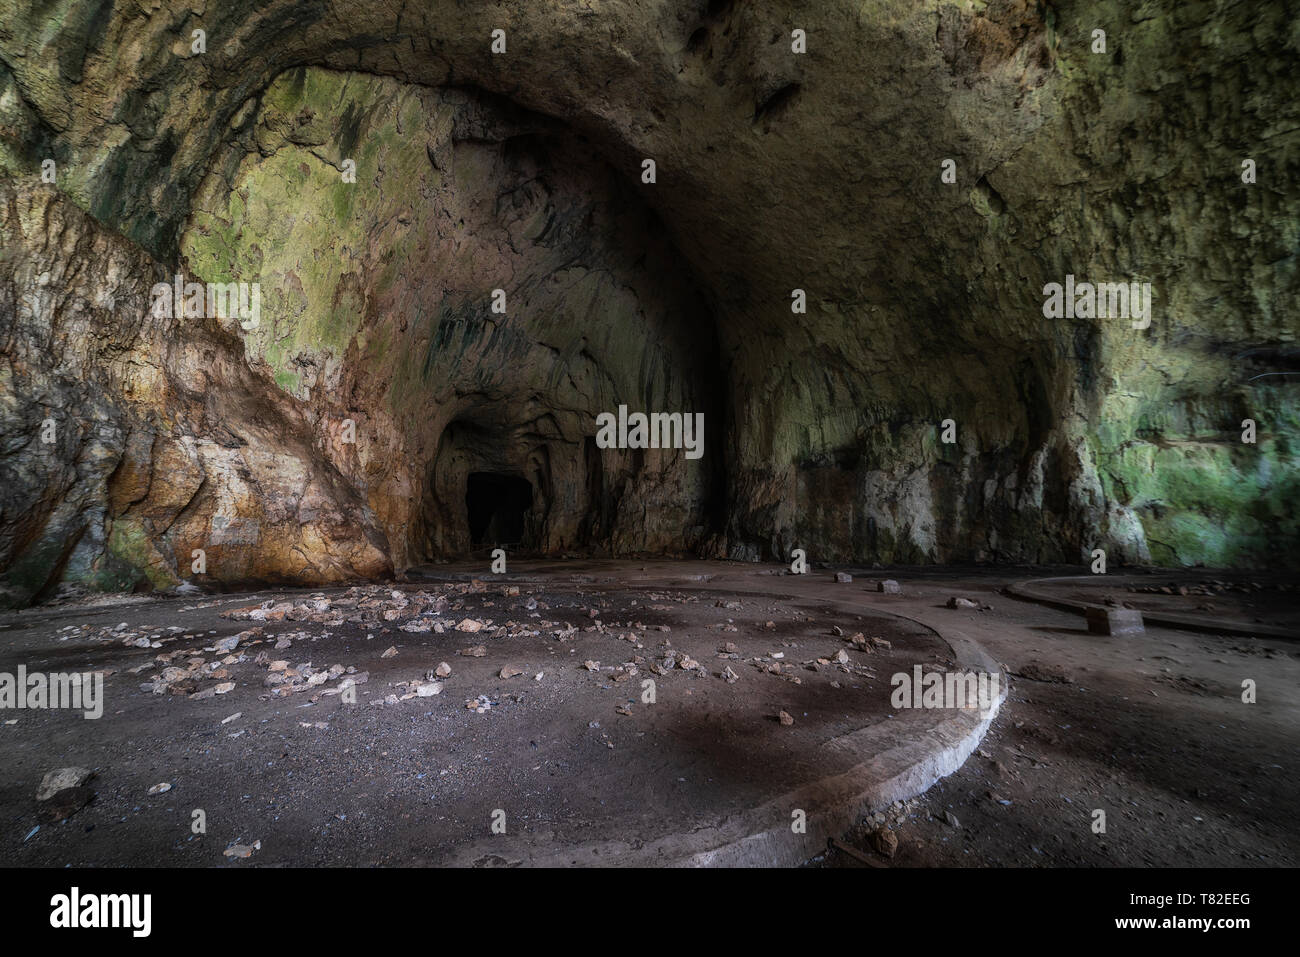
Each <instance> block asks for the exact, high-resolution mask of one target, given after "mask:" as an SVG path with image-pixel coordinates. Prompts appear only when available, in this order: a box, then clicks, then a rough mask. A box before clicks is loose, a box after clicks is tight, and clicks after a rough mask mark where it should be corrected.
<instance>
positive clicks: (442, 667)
mask: <svg viewBox="0 0 1300 957" xmlns="http://www.w3.org/2000/svg"><path fill="white" fill-rule="evenodd" d="M433 673H434V674H435V675H437V676H438V677H439V678H447V677H450V675H451V665H449V664H447V662H445V661H443V662H439V664H438V667H437V668H435V669H434V671H433Z"/></svg>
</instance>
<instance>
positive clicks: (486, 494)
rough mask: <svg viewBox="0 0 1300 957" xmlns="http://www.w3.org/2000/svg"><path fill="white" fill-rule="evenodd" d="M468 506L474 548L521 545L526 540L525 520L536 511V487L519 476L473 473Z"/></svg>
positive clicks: (466, 491)
mask: <svg viewBox="0 0 1300 957" xmlns="http://www.w3.org/2000/svg"><path fill="white" fill-rule="evenodd" d="M465 506H466V508H467V509H468V510H469V535H470V541H471V542H472V543H473V544H475V545H518V544H520V543H521V542H523V540H524V524H525V523H524V518H525V516H526V515H527V514H528V512H529V510H530V509H531V508H532V507H533V486H532V483H530V482H529V481H528V480H527V479H524V478H520V477H519V476H517V475H503V474H501V473H499V472H471V473H470V474H469V478H468V480H467V481H466V483H465Z"/></svg>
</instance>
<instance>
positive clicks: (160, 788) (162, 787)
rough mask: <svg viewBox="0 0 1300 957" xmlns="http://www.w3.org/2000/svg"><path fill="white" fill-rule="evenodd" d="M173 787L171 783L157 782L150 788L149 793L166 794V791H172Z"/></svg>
mask: <svg viewBox="0 0 1300 957" xmlns="http://www.w3.org/2000/svg"><path fill="white" fill-rule="evenodd" d="M171 789H172V786H171V785H170V784H168V783H166V782H163V783H162V784H155V785H154V786H153V787H151V788H150V789H149V793H150V794H166V793H167V792H168V791H170V790H171Z"/></svg>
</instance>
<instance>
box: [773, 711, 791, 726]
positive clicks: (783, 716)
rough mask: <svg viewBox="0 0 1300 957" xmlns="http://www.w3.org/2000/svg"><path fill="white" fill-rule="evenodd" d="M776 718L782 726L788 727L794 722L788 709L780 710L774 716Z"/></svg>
mask: <svg viewBox="0 0 1300 957" xmlns="http://www.w3.org/2000/svg"><path fill="white" fill-rule="evenodd" d="M776 718H777V720H778V721H780V722H781V724H782V725H783V726H784V727H787V728H788V727H790V725H792V724H794V718H792V717H790V713H789V712H788V711H782V712H781V713H780V714H778V715H777V716H776Z"/></svg>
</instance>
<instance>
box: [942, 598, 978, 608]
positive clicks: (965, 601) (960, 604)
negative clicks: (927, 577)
mask: <svg viewBox="0 0 1300 957" xmlns="http://www.w3.org/2000/svg"><path fill="white" fill-rule="evenodd" d="M979 606H980V603H979V602H977V601H971V600H970V599H969V598H958V597H957V596H956V595H954V596H953V597H952V598H949V599H948V605H947V607H949V608H979Z"/></svg>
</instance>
